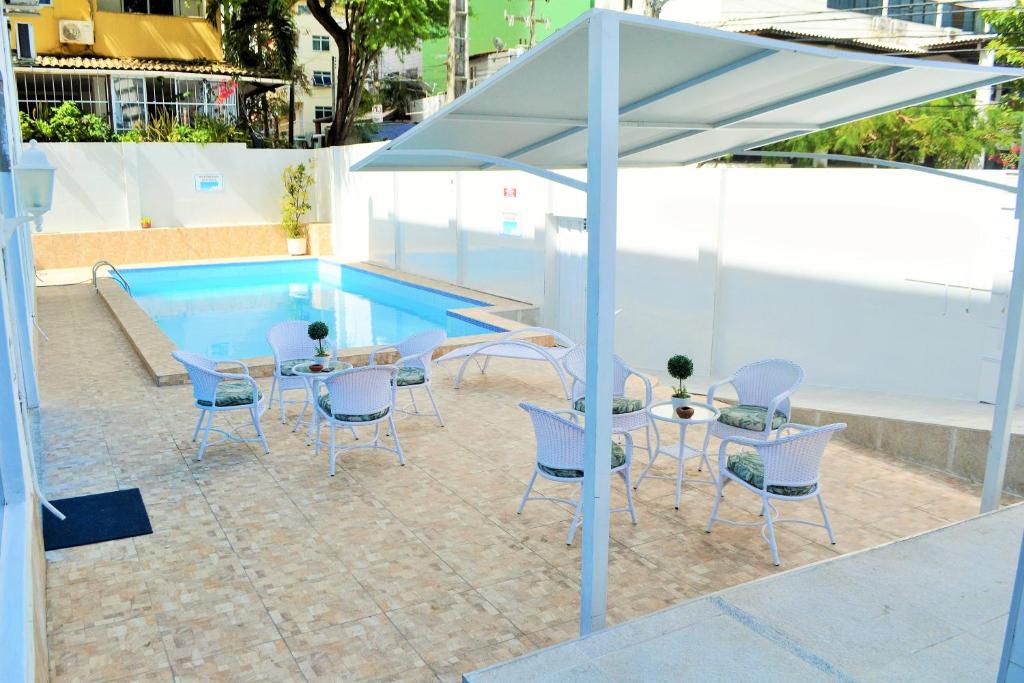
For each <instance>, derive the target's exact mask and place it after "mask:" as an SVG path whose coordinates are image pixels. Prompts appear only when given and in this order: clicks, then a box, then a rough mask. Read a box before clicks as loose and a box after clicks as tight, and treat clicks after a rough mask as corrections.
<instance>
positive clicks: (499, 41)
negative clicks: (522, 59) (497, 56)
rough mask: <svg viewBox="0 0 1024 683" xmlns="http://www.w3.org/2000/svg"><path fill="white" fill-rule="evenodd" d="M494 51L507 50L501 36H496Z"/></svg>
mask: <svg viewBox="0 0 1024 683" xmlns="http://www.w3.org/2000/svg"><path fill="white" fill-rule="evenodd" d="M494 49H495V50H504V49H505V41H504V40H502V39H501V37H500V36H494Z"/></svg>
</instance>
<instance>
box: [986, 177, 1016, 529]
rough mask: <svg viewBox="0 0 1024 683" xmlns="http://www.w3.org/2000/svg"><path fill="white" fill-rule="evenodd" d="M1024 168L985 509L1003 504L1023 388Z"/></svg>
mask: <svg viewBox="0 0 1024 683" xmlns="http://www.w3.org/2000/svg"><path fill="white" fill-rule="evenodd" d="M1022 203H1024V171H1022V170H1018V171H1017V208H1016V217H1017V248H1016V250H1015V252H1014V256H1013V279H1012V281H1011V283H1010V297H1009V300H1008V301H1007V303H1006V334H1005V336H1004V337H1003V358H1002V361H1001V362H1000V363H999V385H998V387H997V388H996V406H995V411H994V415H993V418H992V437H991V439H990V440H989V442H988V460H987V461H986V463H985V483H984V484H983V485H982V489H981V511H982V512H989V511H991V510H995V509H996V508H998V507H999V498H1000V496H1001V495H1002V492H1003V477H1004V476H1005V474H1006V455H1007V453H1008V451H1009V449H1010V432H1011V427H1012V426H1013V409H1014V407H1015V406H1016V405H1017V391H1018V389H1019V377H1020V356H1021V336H1022V335H1021V324H1022V323H1024V316H1022V315H1021V313H1022V309H1024V204H1022Z"/></svg>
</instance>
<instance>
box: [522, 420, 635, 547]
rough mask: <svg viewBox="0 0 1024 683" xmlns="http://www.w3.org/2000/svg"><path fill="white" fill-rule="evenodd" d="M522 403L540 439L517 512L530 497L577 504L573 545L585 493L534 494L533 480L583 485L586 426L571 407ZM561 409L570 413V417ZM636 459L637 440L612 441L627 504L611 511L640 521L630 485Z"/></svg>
mask: <svg viewBox="0 0 1024 683" xmlns="http://www.w3.org/2000/svg"><path fill="white" fill-rule="evenodd" d="M519 407H520V408H522V409H523V410H525V411H526V412H527V413H528V414H529V415H530V418H531V419H532V420H533V431H534V434H535V435H536V439H537V461H536V466H535V467H534V469H533V476H532V477H530V483H529V484H528V485H527V486H526V492H525V493H523V499H522V501H520V503H519V509H518V510H516V514H517V515H518V514H522V512H523V508H524V507H525V506H526V501H528V500H550V501H552V502H555V503H561V504H563V505H568V506H569V507H571V508H573V509H574V510H575V511H576V512H575V514H574V515H573V518H572V524H571V525H570V526H569V533H568V535H567V536H566V539H565V544H566V545H572V540H573V537H574V536H575V535H576V529H577V528H578V527H579V526H580V525H581V524H583V517H582V510H583V495H582V493H583V492H582V490H581V491H580V497H579V498H578V499H576V500H569V499H568V498H555V497H552V496H532V497H531V496H530V492H531V491H533V484H534V482H535V481H536V480H537V477H538V476H540V477H543V478H544V479H547V480H549V481H554V482H558V483H560V484H579V485H580V488H581V489H582V487H583V427H580V426H579V425H578V424H576V422H575V419H576V415H575V414H574V413H573V412H572V411H568V410H545V409H544V408H538V407H537V406H535V405H532V404H530V403H520V404H519ZM559 413H561V414H564V415H567V416H568V417H569V418H570V419H566V418H565V417H562V416H561V415H559ZM632 462H633V444H632V442H631V441H628V440H627V441H626V447H625V448H624V449H623V448H622V447H621V446H619V445H618V444H617V443H613V444H612V461H611V471H612V474H617V475H619V477H621V478H622V481H623V482H624V483H625V484H626V507H624V508H616V509H613V510H610V512H628V513H629V518H630V520H631V521H632V522H633V524H636V509H635V508H634V507H633V489H632V487H630V485H629V467H630V465H631V464H632Z"/></svg>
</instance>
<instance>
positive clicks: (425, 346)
mask: <svg viewBox="0 0 1024 683" xmlns="http://www.w3.org/2000/svg"><path fill="white" fill-rule="evenodd" d="M447 339H448V335H447V334H445V332H444V330H427V331H426V332H420V333H418V334H414V335H412V336H411V337H408V338H407V339H405V340H403V341H400V342H398V343H397V344H393V345H390V346H378V347H377V348H376V349H374V350H373V352H372V353H371V354H370V365H376V364H377V354H379V353H381V352H382V351H386V350H388V349H394V350H395V351H397V352H398V356H399V358H398V360H396V361H395V362H394V363H391V365H395V366H397V367H398V376H397V378H396V379H395V384H396V386H397V388H398V389H408V390H409V397H410V398H411V399H412V410H411V411H403V412H405V413H406V414H409V415H423V414H424V413H421V412H420V409H419V406H417V405H416V390H417V389H424V390H425V391H426V392H427V398H429V399H430V405H431V406H433V408H434V413H433V414H434V415H435V416H436V417H437V423H438V424H439V425H441V426H442V427H444V420H443V419H441V411H440V410H439V409H438V407H437V401H435V400H434V392H433V390H432V389H431V388H430V370H431V367H432V365H433V363H432V362H431V361H432V360H433V358H434V352H435V351H437V349H439V348H440V347H441V346H442V345H443V344H444V343H445V341H446V340H447ZM396 410H397V408H396ZM427 414H429V413H427Z"/></svg>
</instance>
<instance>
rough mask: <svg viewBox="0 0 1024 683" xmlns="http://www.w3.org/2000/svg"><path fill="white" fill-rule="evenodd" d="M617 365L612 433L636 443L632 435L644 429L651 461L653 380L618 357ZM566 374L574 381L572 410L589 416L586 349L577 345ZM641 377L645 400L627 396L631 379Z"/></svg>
mask: <svg viewBox="0 0 1024 683" xmlns="http://www.w3.org/2000/svg"><path fill="white" fill-rule="evenodd" d="M614 358H615V365H614V366H613V368H612V372H613V373H614V374H613V376H612V434H622V435H623V436H624V437H626V438H627V439H630V440H632V432H633V431H635V430H637V429H643V430H644V434H645V436H646V438H647V441H646V450H647V457H648V459H650V458H651V455H652V454H651V443H652V442H651V421H650V418H649V417H648V415H647V409H648V408H649V407H650V406H651V401H652V400H653V398H654V389H653V387H652V386H651V380H649V379H648V378H647V377H645V376H644V375H642V374H640V373H639V372H637V371H636V370H634V369H633V368H631V367H629V366H628V365H626V362H625V361H624V360H622V359H621V358H619V357H618V356H615V357H614ZM562 364H563V365H564V366H565V370H566V372H568V373H569V377H571V378H572V387H571V396H570V399H569V407H570V410H572V411H573V412H575V413H577V415H579V416H582V415H584V413H585V408H586V405H585V403H584V400H583V399H584V395H585V394H586V391H587V349H586V347H585V346H582V345H580V346H577V347H575V348H574V349H572V350H571V351H569V353H567V354H566V355H565V358H564V359H563V360H562ZM631 375H632V376H635V377H638V378H640V381H641V382H643V385H644V397H643V399H637V398H630V397H628V396H626V381H627V380H628V379H629V378H630V376H631Z"/></svg>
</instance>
